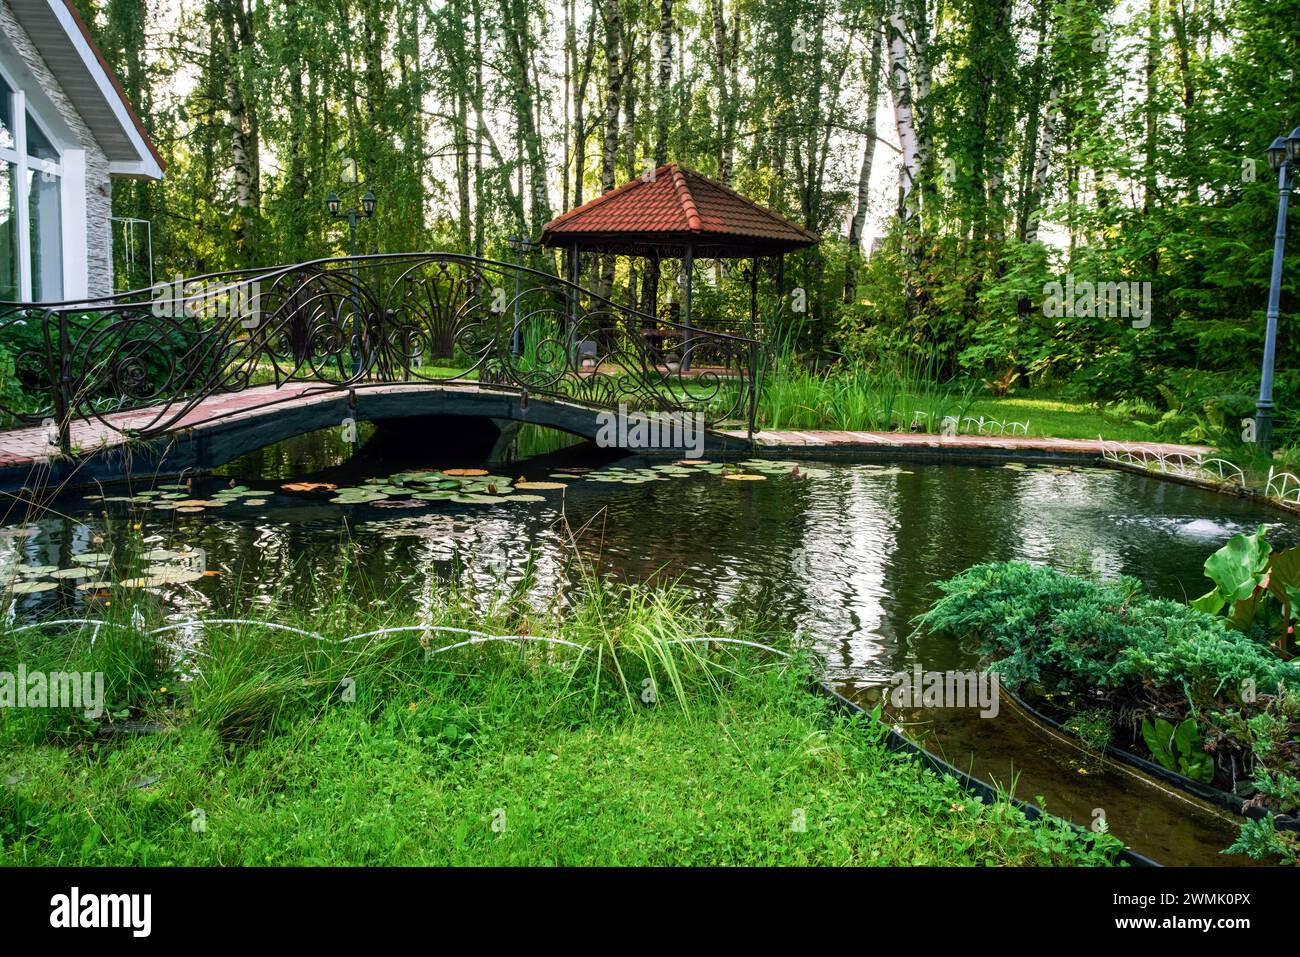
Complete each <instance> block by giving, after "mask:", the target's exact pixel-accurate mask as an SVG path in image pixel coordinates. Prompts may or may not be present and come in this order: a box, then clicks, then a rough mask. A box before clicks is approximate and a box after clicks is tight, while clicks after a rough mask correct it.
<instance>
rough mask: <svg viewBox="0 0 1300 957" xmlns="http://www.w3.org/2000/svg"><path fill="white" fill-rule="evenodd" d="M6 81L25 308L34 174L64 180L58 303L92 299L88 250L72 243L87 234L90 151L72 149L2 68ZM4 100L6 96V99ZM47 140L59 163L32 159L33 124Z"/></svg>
mask: <svg viewBox="0 0 1300 957" xmlns="http://www.w3.org/2000/svg"><path fill="white" fill-rule="evenodd" d="M0 77H2V78H3V79H4V81H5V83H7V84H8V85H9V88H10V89H11V90H13V91H14V92H13V98H12V99H13V102H12V103H11V106H12V117H13V125H14V129H13V130H12V131H11V132H12V133H13V138H14V145H15V148H14V149H10V148H8V147H0V160H3V161H5V162H9V163H12V164H13V166H14V184H13V198H14V216H15V219H16V225H17V232H18V250H17V252H18V287H19V289H18V295H19V299H20V300H21V301H23V302H31V301H32V249H31V245H32V236H31V204H30V200H29V196H28V182H27V178H28V175H29V174H35V175H40V174H41V173H50V174H53V175H55V176H57V177H59V210H60V215H59V220H60V221H59V266H60V272H61V274H62V280H63V282H62V286H63V289H62V292H61V294H60V296H59V299H57V300H46V301H50V302H56V301H57V302H66V301H71V300H73V299H78V298H82V297H84V296H85V295H86V279H87V261H86V260H87V257H86V252H85V250H84V248H81V249H80V251H79V252H78V249H79V247H78V246H77V244H76V243H75V242H73V241H72V239H73V237H75V236H78V235H80V236H84V235H85V234H86V194H85V184H86V178H85V170H86V159H85V150H83V149H81V148H80V144H79V143H78V144H69V143H68V142H67V137H65V136H62V135H60V134H59V133H58V132H57V130H55V129H54V128H53V126H52V124H50V123H48V122H46V120H45V118H44V117H42V116H41V114H40V112H39V111H38V110H37V109H34V108H33V106H34V104H33V102H32V101H31V100H29V99H28V97H27V94H26V92H25V91H24V90H23V84H22V83H19V82H18V81H17V80H16V79H15V78H14V75H13V73H12V72H11V71H10V70H8V69H6V68H5V66H4V65H3V64H2V63H0ZM0 95H3V94H0ZM29 116H30V117H31V119H32V121H33V122H34V123H35V124H36V126H37V127H38V128H39V129H40V131H41V132H42V133H44V134H45V137H46V139H48V140H49V141H50V143H51V144H52V145H53V146H54V148H55V150H56V151H57V152H58V153H59V158H58V159H57V160H46V159H38V158H37V157H35V156H29V155H27V119H28V117H29Z"/></svg>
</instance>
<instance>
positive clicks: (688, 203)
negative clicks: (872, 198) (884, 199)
mask: <svg viewBox="0 0 1300 957" xmlns="http://www.w3.org/2000/svg"><path fill="white" fill-rule="evenodd" d="M818 239H819V237H818V236H817V234H816V233H814V232H811V231H809V230H807V229H804V228H803V227H802V226H796V225H795V224H794V223H792V222H790V221H789V220H788V219H786V218H785V217H784V216H780V215H778V214H776V213H774V212H772V211H771V210H770V209H767V208H766V207H763V206H760V205H758V204H757V203H755V202H754V201H753V200H751V199H746V198H745V197H744V196H741V195H740V194H739V193H737V192H736V191H735V190H732V189H729V188H728V187H726V186H724V185H722V184H721V183H719V182H716V181H715V180H711V179H709V178H708V177H706V176H701V175H700V174H699V173H696V172H694V171H693V170H689V169H686V168H684V167H682V166H679V165H678V164H676V163H668V164H667V165H665V166H661V167H659V168H658V169H657V170H655V171H654V173H653V174H652V175H647V176H641V177H638V178H637V179H634V180H632V181H631V182H630V183H624V184H623V185H622V186H620V187H618V188H617V189H612V190H610V191H609V192H608V193H605V194H604V195H603V196H598V197H597V198H596V199H593V200H591V201H590V202H588V203H584V204H583V205H581V206H579V207H578V208H577V209H571V210H569V211H568V212H567V213H565V214H564V215H562V216H558V217H556V218H555V219H553V220H551V221H550V222H549V223H547V224H546V225H545V226H544V227H542V244H543V245H547V246H571V245H573V244H574V243H577V245H578V247H579V248H580V249H583V250H591V251H597V252H611V253H625V254H630V255H654V254H658V255H661V256H678V255H681V253H682V252H683V251H684V249H685V247H686V246H687V245H690V246H691V247H693V248H694V250H695V255H696V256H699V257H702V258H740V257H748V256H768V255H775V254H777V253H782V252H788V251H789V250H792V249H799V248H802V247H804V246H811V245H813V244H815V243H816V242H818Z"/></svg>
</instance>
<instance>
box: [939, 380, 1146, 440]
mask: <svg viewBox="0 0 1300 957" xmlns="http://www.w3.org/2000/svg"><path fill="white" fill-rule="evenodd" d="M966 414H967V415H968V416H969V417H971V418H975V419H978V418H980V417H981V416H983V417H984V418H986V419H997V420H998V421H1000V422H1028V423H1029V434H1030V435H1034V436H1049V437H1052V438H1058V439H1095V438H1097V437H1098V436H1101V437H1102V438H1104V439H1106V440H1108V441H1111V442H1157V441H1161V440H1160V439H1159V438H1158V437H1157V436H1156V435H1155V434H1154V432H1153V430H1152V428H1151V426H1150V425H1147V424H1146V423H1144V422H1139V421H1137V420H1135V419H1131V418H1127V417H1124V416H1119V415H1115V414H1113V413H1108V412H1104V411H1100V410H1098V409H1097V407H1096V406H1093V405H1090V404H1088V403H1084V402H1076V401H1070V400H1067V399H1062V398H1060V397H1059V396H1056V395H1053V394H1051V393H1035V392H1023V393H1022V392H1017V393H1016V394H1014V395H1010V396H1005V397H1003V398H995V397H993V396H987V397H986V396H977V397H976V398H975V400H974V401H973V402H972V403H971V405H970V408H969V411H968V412H967V413H966ZM962 431H966V429H965V426H964V425H963V429H962ZM1009 431H1010V430H1008V432H1009Z"/></svg>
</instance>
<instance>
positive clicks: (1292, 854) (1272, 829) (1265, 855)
mask: <svg viewBox="0 0 1300 957" xmlns="http://www.w3.org/2000/svg"><path fill="white" fill-rule="evenodd" d="M1223 853H1224V854H1245V855H1246V856H1247V857H1250V858H1252V859H1254V860H1257V861H1266V860H1270V859H1273V858H1276V859H1279V860H1280V861H1281V863H1283V864H1292V865H1294V864H1295V863H1297V861H1300V840H1297V837H1296V834H1295V832H1294V831H1279V830H1278V829H1277V827H1276V826H1275V824H1274V821H1273V815H1271V814H1270V815H1268V817H1265V818H1262V819H1255V820H1248V821H1245V822H1243V823H1242V825H1241V830H1240V831H1239V833H1238V835H1237V840H1236V841H1234V842H1233V843H1232V846H1231V847H1228V848H1225V849H1224V851H1223Z"/></svg>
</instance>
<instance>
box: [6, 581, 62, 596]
mask: <svg viewBox="0 0 1300 957" xmlns="http://www.w3.org/2000/svg"><path fill="white" fill-rule="evenodd" d="M58 587H59V585H58V583H57V582H42V581H24V582H14V583H13V584H12V585H10V586H9V588H10V590H11V591H12V592H13V593H14V594H15V595H34V594H36V593H37V592H43V591H53V590H54V589H56V588H58Z"/></svg>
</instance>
